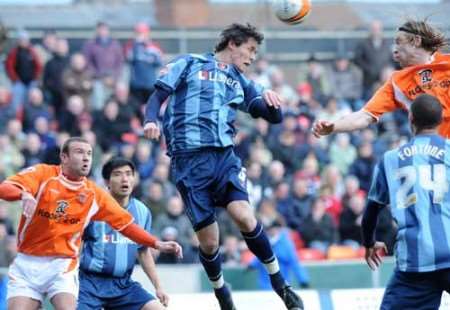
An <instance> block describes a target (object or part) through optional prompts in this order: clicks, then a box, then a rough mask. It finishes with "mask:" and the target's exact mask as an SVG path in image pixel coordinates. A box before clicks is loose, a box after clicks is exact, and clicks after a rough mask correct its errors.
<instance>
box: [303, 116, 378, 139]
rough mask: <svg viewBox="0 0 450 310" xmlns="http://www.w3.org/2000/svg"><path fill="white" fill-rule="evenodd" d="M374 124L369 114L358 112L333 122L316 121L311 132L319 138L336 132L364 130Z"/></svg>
mask: <svg viewBox="0 0 450 310" xmlns="http://www.w3.org/2000/svg"><path fill="white" fill-rule="evenodd" d="M373 122H375V118H373V117H372V116H371V115H370V114H369V113H367V112H365V111H363V110H359V111H356V112H353V113H350V114H348V115H345V116H343V117H341V118H340V119H338V120H337V121H335V122H329V121H325V120H318V121H316V122H315V123H314V125H313V128H312V131H313V134H314V136H316V137H317V138H320V137H321V136H326V135H329V134H332V133H337V132H348V131H353V130H358V129H364V128H366V127H368V126H369V125H370V124H372V123H373Z"/></svg>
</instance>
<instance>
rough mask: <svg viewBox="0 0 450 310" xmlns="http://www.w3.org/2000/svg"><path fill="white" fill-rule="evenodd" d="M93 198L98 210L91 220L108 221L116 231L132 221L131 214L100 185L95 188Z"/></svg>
mask: <svg viewBox="0 0 450 310" xmlns="http://www.w3.org/2000/svg"><path fill="white" fill-rule="evenodd" d="M95 199H96V202H97V204H98V208H99V210H98V212H97V213H96V214H95V215H94V216H93V217H92V220H93V221H103V222H106V223H108V224H109V225H110V226H111V227H112V228H114V229H115V230H117V231H121V230H123V229H124V228H125V227H126V226H128V225H130V224H131V223H133V221H134V219H133V216H132V215H131V214H130V213H129V212H128V211H127V210H125V209H124V208H122V207H121V206H120V205H119V204H118V203H117V201H116V200H115V199H114V198H113V197H111V195H110V194H108V193H107V192H106V191H105V190H103V189H101V188H100V187H96V188H95Z"/></svg>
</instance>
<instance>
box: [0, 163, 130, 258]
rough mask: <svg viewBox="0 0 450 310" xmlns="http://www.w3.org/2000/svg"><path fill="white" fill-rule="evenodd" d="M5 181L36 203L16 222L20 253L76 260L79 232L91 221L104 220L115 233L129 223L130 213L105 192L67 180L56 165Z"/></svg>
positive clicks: (88, 183) (91, 184)
mask: <svg viewBox="0 0 450 310" xmlns="http://www.w3.org/2000/svg"><path fill="white" fill-rule="evenodd" d="M5 182H8V183H12V184H15V185H17V186H19V187H21V188H22V189H23V190H25V191H27V192H29V193H31V194H32V195H33V196H34V197H35V198H36V201H37V206H36V210H35V212H34V214H33V216H32V217H31V218H30V219H27V218H25V217H24V216H22V218H21V219H20V223H19V229H18V250H19V252H20V253H24V254H29V255H34V256H59V257H61V256H62V257H72V258H76V257H77V256H78V254H79V249H80V244H81V236H82V234H83V230H84V228H85V227H86V226H87V225H88V224H89V222H90V221H91V220H98V221H105V222H107V223H108V224H109V225H111V226H112V227H113V228H114V229H117V230H119V231H120V230H122V229H124V228H125V227H126V226H127V225H129V224H131V223H132V222H133V217H132V216H131V214H130V213H128V212H127V211H126V210H125V209H123V208H122V207H121V206H120V205H119V204H118V203H117V202H116V201H115V199H114V198H112V197H111V196H110V195H109V194H108V193H107V192H106V191H105V190H103V189H102V188H100V187H99V186H97V185H96V184H95V183H94V182H92V181H90V180H88V179H87V178H84V179H83V180H82V181H79V182H73V181H70V180H68V179H67V178H65V177H64V176H63V175H62V173H61V167H60V166H50V165H44V164H39V165H35V166H32V167H30V168H28V169H25V170H23V171H22V172H19V173H18V174H16V175H14V176H11V177H10V178H8V179H7V180H6V181H5Z"/></svg>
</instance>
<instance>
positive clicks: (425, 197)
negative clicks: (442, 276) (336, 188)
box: [369, 135, 450, 272]
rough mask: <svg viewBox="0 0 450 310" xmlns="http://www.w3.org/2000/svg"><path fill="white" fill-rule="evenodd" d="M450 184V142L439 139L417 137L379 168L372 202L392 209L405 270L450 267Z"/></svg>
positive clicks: (388, 156)
mask: <svg viewBox="0 0 450 310" xmlns="http://www.w3.org/2000/svg"><path fill="white" fill-rule="evenodd" d="M449 181H450V142H449V140H445V139H444V138H442V137H440V136H438V135H418V136H416V137H415V138H414V139H412V140H411V141H410V142H409V143H407V144H405V145H403V146H401V147H400V148H397V149H395V150H392V151H389V152H387V153H386V154H385V155H384V157H383V159H382V160H381V162H380V163H379V164H378V165H377V167H376V168H375V173H374V178H373V182H372V186H371V189H370V192H369V199H370V200H373V201H375V202H378V203H379V204H382V205H388V204H389V205H390V207H391V212H392V215H393V217H394V219H395V221H396V222H397V226H398V232H397V242H396V248H395V255H396V258H397V267H398V269H399V270H400V271H408V272H409V271H410V272H428V271H435V270H439V269H443V268H449V267H450V191H449Z"/></svg>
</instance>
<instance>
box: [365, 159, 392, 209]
mask: <svg viewBox="0 0 450 310" xmlns="http://www.w3.org/2000/svg"><path fill="white" fill-rule="evenodd" d="M368 199H369V200H372V201H375V202H376V203H378V204H382V205H388V204H389V188H388V183H387V178H386V170H385V168H384V158H382V159H381V161H380V162H379V163H378V164H377V165H376V166H375V169H374V172H373V177H372V184H371V186H370V190H369V196H368Z"/></svg>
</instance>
